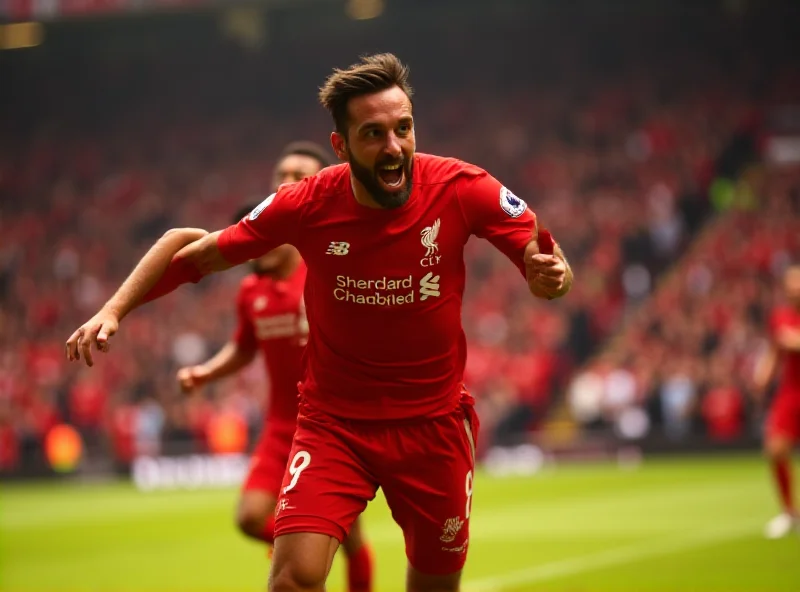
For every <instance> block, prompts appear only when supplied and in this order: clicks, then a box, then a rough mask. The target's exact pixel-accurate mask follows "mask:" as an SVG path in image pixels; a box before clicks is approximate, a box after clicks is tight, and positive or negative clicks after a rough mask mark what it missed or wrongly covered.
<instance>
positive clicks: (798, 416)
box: [766, 391, 800, 441]
mask: <svg viewBox="0 0 800 592" xmlns="http://www.w3.org/2000/svg"><path fill="white" fill-rule="evenodd" d="M766 431H767V437H776V436H783V437H785V438H786V437H788V438H790V439H792V440H794V441H798V440H800V393H796V392H787V391H781V392H779V393H778V394H777V395H776V397H775V400H774V401H773V402H772V406H771V407H770V409H769V416H768V417H767V430H766Z"/></svg>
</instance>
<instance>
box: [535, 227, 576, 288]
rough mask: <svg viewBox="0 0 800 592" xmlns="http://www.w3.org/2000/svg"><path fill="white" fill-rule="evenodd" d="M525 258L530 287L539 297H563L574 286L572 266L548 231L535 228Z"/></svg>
mask: <svg viewBox="0 0 800 592" xmlns="http://www.w3.org/2000/svg"><path fill="white" fill-rule="evenodd" d="M524 260H525V277H526V278H527V280H528V289H529V290H530V292H531V294H533V295H534V296H536V297H537V298H546V299H548V300H552V299H554V298H561V297H562V296H564V295H565V294H566V293H567V292H569V291H570V288H572V280H573V275H572V268H571V267H570V265H569V262H568V261H567V258H566V257H565V256H564V252H563V251H562V250H561V247H560V246H559V245H558V244H556V243H555V242H554V241H553V237H552V236H551V235H550V233H549V232H548V231H546V230H542V231H541V232H539V231H538V230H536V229H534V237H533V240H531V242H530V243H528V246H527V247H526V248H525V255H524Z"/></svg>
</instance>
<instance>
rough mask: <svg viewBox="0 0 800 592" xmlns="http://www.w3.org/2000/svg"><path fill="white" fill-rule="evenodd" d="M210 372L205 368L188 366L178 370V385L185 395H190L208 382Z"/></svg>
mask: <svg viewBox="0 0 800 592" xmlns="http://www.w3.org/2000/svg"><path fill="white" fill-rule="evenodd" d="M208 376H209V370H208V368H206V367H205V366H187V367H185V368H181V369H180V370H178V375H177V379H178V384H179V385H180V386H181V390H182V391H183V392H184V393H190V392H192V391H193V390H194V389H196V388H200V387H201V386H203V385H204V384H205V383H206V382H208Z"/></svg>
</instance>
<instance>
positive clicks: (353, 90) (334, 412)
mask: <svg viewBox="0 0 800 592" xmlns="http://www.w3.org/2000/svg"><path fill="white" fill-rule="evenodd" d="M407 77H408V70H407V68H406V67H405V66H404V65H403V64H401V63H400V62H399V60H397V58H396V57H395V56H393V55H391V54H380V55H375V56H370V57H365V58H362V60H361V62H360V63H358V64H355V65H353V66H351V67H349V68H347V69H345V70H335V71H334V73H333V74H332V75H331V76H330V77H329V78H328V79H327V81H326V82H325V84H324V85H323V87H322V89H321V91H320V101H321V102H322V104H323V105H324V106H325V107H326V108H327V109H328V110H329V111H330V113H331V115H332V117H333V120H334V124H335V131H334V132H333V133H332V134H331V145H332V146H333V149H334V151H335V152H336V155H337V156H338V157H339V158H340V159H341V160H343V161H346V162H345V164H342V165H339V166H335V167H329V168H328V169H326V170H324V171H322V172H320V173H319V174H318V175H315V176H314V177H310V178H308V179H305V180H303V181H301V182H300V183H295V184H293V185H289V186H285V187H282V188H281V189H280V190H278V192H277V193H275V194H273V195H271V196H269V197H267V198H266V199H265V200H264V201H263V202H262V203H261V204H260V205H259V206H258V207H256V209H254V210H253V211H252V212H251V214H250V216H248V217H247V218H245V219H243V220H242V221H241V222H239V223H238V224H237V225H234V226H231V227H229V228H227V229H225V230H223V231H221V232H214V233H211V234H208V235H207V236H205V237H203V238H202V239H200V240H197V241H195V242H193V243H191V244H190V245H189V246H187V247H185V248H181V247H183V244H182V243H183V241H182V240H178V239H176V238H175V237H174V236H173V235H170V234H169V233H168V234H167V235H165V236H164V237H163V238H162V239H161V240H160V241H159V242H158V243H156V245H154V246H153V247H152V248H151V250H150V251H149V252H148V253H147V255H145V257H144V258H143V259H142V261H141V262H140V263H139V265H138V266H137V268H136V269H135V270H134V271H133V273H132V274H131V276H130V277H129V278H128V279H127V280H126V281H125V282H124V283H123V285H122V286H121V287H120V289H119V290H118V291H117V293H116V294H115V295H114V296H113V297H112V299H111V300H110V301H109V302H108V303H107V304H106V305H105V306H104V307H103V308H102V309H101V310H100V312H98V313H97V314H96V315H95V316H94V317H93V318H92V319H90V320H89V321H87V322H86V323H85V324H84V325H82V326H81V327H80V328H78V329H77V330H76V331H75V332H74V333H73V335H72V336H71V337H70V338H69V339H68V340H67V355H68V358H69V359H71V360H77V359H80V356H81V355H82V356H83V357H84V359H85V360H86V363H87V364H89V365H91V364H92V363H93V359H92V348H93V347H94V348H97V349H100V350H101V351H107V349H108V339H109V337H110V336H111V335H112V334H113V333H115V332H116V331H117V329H118V326H119V320H120V319H121V318H123V317H124V316H125V315H126V314H127V313H128V312H129V311H130V310H131V309H132V308H134V307H135V306H137V305H138V304H140V303H141V302H146V301H148V300H151V299H153V298H156V297H159V296H161V295H163V294H165V293H167V292H169V291H171V290H173V289H174V288H175V287H176V286H178V285H179V284H181V283H183V282H187V281H193V282H196V281H199V280H200V279H201V278H202V276H203V275H205V274H208V273H211V272H214V271H219V270H223V269H227V268H229V267H231V266H232V265H235V264H238V263H241V262H243V261H247V260H249V259H252V258H254V257H257V256H260V255H261V254H263V253H265V252H267V251H269V250H270V249H273V248H274V247H276V246H277V245H281V244H284V243H289V244H293V245H295V246H296V247H297V248H298V249H299V251H300V253H301V254H302V256H303V259H304V261H305V262H306V265H307V266H308V272H307V273H308V275H307V277H306V288H305V302H306V309H307V314H308V322H309V340H308V346H307V348H306V375H305V379H304V381H303V384H302V386H301V389H300V392H301V401H300V414H299V416H298V424H297V431H296V432H295V438H294V443H293V444H292V452H291V455H290V461H289V466H288V467H287V471H286V474H285V475H284V480H283V484H282V487H281V495H280V497H279V498H278V509H277V511H276V524H275V534H276V540H275V555H274V560H273V564H272V572H271V575H270V590H272V591H273V592H284V591H300V590H303V591H311V590H313V591H322V590H324V585H325V579H326V577H327V573H328V570H329V569H330V564H331V561H332V559H333V556H334V553H335V552H336V549H337V547H338V545H339V543H340V542H341V541H343V540H344V538H345V536H346V535H347V533H348V531H349V529H350V527H351V525H352V523H353V521H354V520H355V518H356V517H357V516H358V515H359V514H360V513H361V512H362V511H363V510H364V508H365V507H366V505H367V503H368V501H369V500H371V499H373V498H374V496H375V493H376V491H377V489H378V487H381V488H382V489H383V492H384V495H385V497H386V500H387V502H388V504H389V506H390V508H391V511H392V516H393V517H394V519H395V521H396V522H397V523H398V524H399V525H400V527H401V529H402V531H403V535H404V537H405V546H406V557H407V559H408V568H407V575H406V587H407V590H409V591H413V592H433V591H437V592H447V591H455V590H458V589H459V582H460V577H461V570H462V568H463V566H464V562H465V560H466V555H467V548H468V544H469V518H470V513H471V503H472V483H473V469H474V462H475V458H474V452H475V436H476V434H477V429H478V425H477V418H476V417H475V414H474V410H473V400H472V398H471V397H470V395H469V394H468V393H467V392H466V390H465V387H464V385H463V382H462V381H463V372H464V363H465V359H466V339H465V337H464V332H463V330H462V327H461V299H462V294H463V290H464V283H465V272H464V244H465V243H466V242H467V240H468V239H469V237H470V236H471V235H477V236H480V237H483V238H486V239H487V240H489V241H490V242H491V243H492V244H493V245H494V246H495V247H496V248H498V249H499V250H500V251H502V252H503V253H504V254H505V255H506V256H507V257H508V258H509V259H510V260H511V261H512V262H513V263H514V264H515V265H516V266H517V268H518V269H519V272H520V273H521V274H522V275H523V276H524V277H526V279H527V283H528V287H529V290H530V292H531V293H532V294H533V295H534V296H537V297H541V298H548V299H549V298H556V297H559V296H562V295H564V294H566V293H567V291H568V290H569V288H570V285H571V283H572V273H571V271H570V269H569V266H568V265H567V263H566V260H565V259H564V255H563V253H562V252H561V250H560V248H559V247H558V246H557V245H555V244H554V243H553V241H552V238H551V237H550V236H549V233H547V232H546V231H544V230H542V231H541V232H540V230H539V228H538V226H537V221H536V216H535V215H534V214H533V212H532V211H531V210H530V209H529V208H528V207H527V206H526V204H525V202H524V201H523V200H522V199H520V198H519V197H517V196H515V195H514V194H513V193H512V192H511V191H509V190H508V189H506V188H505V187H503V185H501V184H500V183H499V182H498V181H497V180H496V179H494V178H493V177H492V176H490V175H489V174H488V173H486V172H485V171H484V170H482V169H480V168H478V167H475V166H473V165H470V164H467V163H464V162H461V161H458V160H454V159H448V158H441V157H438V156H431V155H427V154H417V153H416V142H415V136H414V133H415V132H414V119H413V109H412V102H411V96H412V91H411V88H410V86H409V85H408V80H407ZM466 123H468V122H465V124H466ZM179 250H180V252H178V251H179ZM176 253H177V254H176ZM173 255H174V256H173Z"/></svg>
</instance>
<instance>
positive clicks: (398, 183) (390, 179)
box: [378, 163, 405, 191]
mask: <svg viewBox="0 0 800 592" xmlns="http://www.w3.org/2000/svg"><path fill="white" fill-rule="evenodd" d="M378 178H379V179H380V180H381V182H382V183H383V185H385V186H386V188H387V189H389V190H390V191H393V190H397V189H400V188H401V187H402V186H403V179H404V178H405V173H404V171H403V165H402V163H397V164H384V165H381V166H379V167H378Z"/></svg>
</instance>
